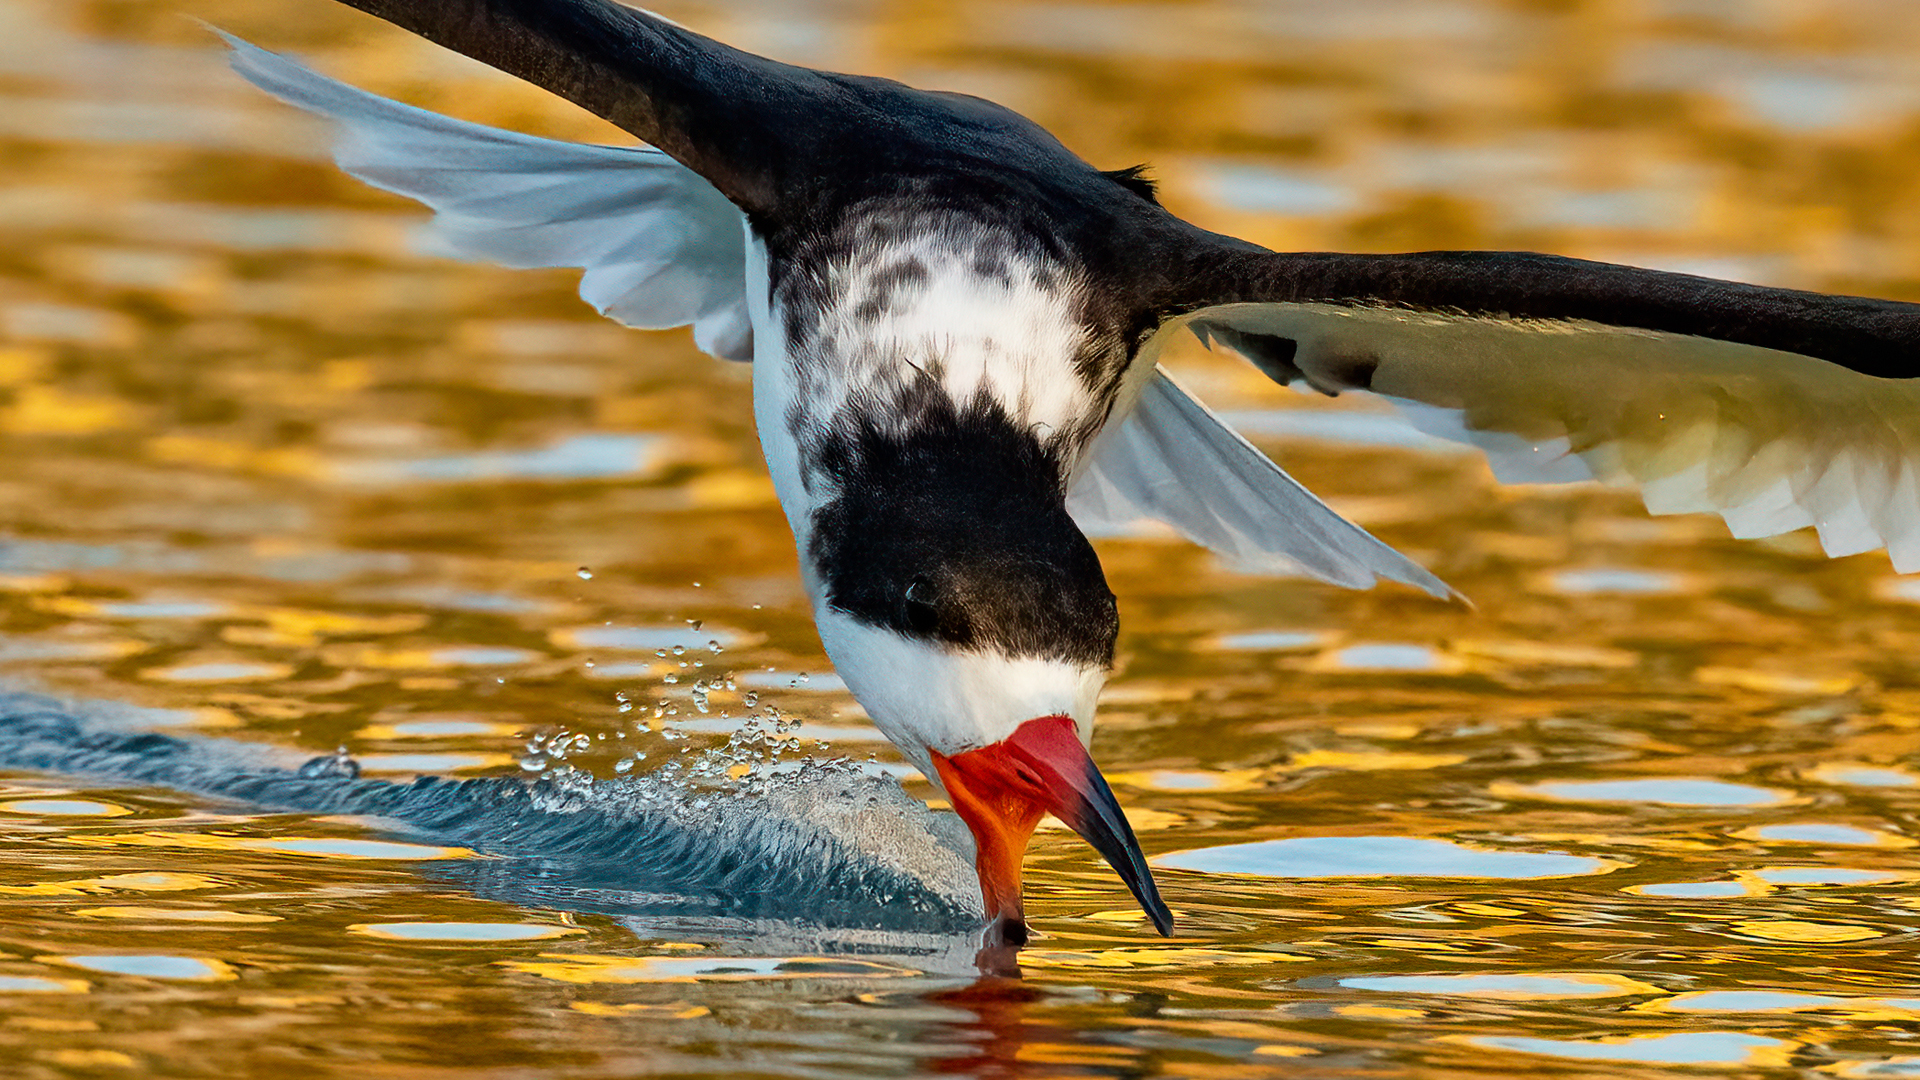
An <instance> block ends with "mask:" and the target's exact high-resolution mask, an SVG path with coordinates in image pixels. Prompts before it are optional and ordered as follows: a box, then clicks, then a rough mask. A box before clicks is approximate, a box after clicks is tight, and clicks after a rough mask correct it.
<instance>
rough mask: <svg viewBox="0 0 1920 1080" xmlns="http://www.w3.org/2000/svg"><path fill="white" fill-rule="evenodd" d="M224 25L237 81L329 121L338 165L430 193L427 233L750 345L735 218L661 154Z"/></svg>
mask: <svg viewBox="0 0 1920 1080" xmlns="http://www.w3.org/2000/svg"><path fill="white" fill-rule="evenodd" d="M221 36H222V37H224V38H225V39H226V41H227V44H228V45H230V46H232V48H233V53H232V57H231V59H232V62H233V67H234V70H236V71H238V72H239V73H240V74H241V75H242V76H244V77H246V79H247V80H248V81H250V82H252V83H253V84H254V85H256V86H258V87H260V88H261V89H262V90H265V91H266V92H268V93H270V94H272V95H274V96H275V97H277V98H280V99H281V100H283V101H286V102H288V103H290V104H293V105H297V106H299V107H300V108H303V109H306V110H309V111H311V112H315V113H319V114H320V115H322V116H325V117H327V118H329V119H330V120H333V121H334V122H335V123H336V125H337V126H338V132H339V134H338V138H337V140H336V142H335V144H334V158H335V160H337V161H338V162H339V163H340V167H341V168H342V169H345V170H346V171H347V172H348V173H350V174H352V175H354V176H356V177H359V178H360V179H362V180H364V181H366V182H367V183H369V184H372V185H373V186H375V187H379V188H384V189H386V190H388V191H392V192H396V193H398V194H401V195H405V196H407V197H409V198H413V199H418V200H419V201H421V202H423V203H425V204H426V205H428V206H430V207H432V208H433V209H434V211H435V212H436V213H435V216H434V219H433V226H432V237H431V239H432V240H433V241H434V242H435V244H434V246H435V247H437V248H439V249H441V250H444V251H445V252H447V253H450V254H455V255H458V256H461V257H464V258H471V259H482V260H488V261H491V262H497V263H502V264H504V265H507V266H512V267H522V268H524V267H544V266H577V267H582V268H584V269H585V271H586V273H585V274H584V275H583V276H582V277H581V279H580V296H581V297H582V298H583V299H585V300H586V301H587V302H588V303H589V304H592V305H593V306H594V307H595V308H597V309H599V311H600V312H601V313H602V314H604V315H607V316H608V317H610V318H613V319H616V320H618V321H620V322H622V323H625V324H626V325H628V326H634V327H640V328H642V329H648V330H664V329H667V328H670V327H675V326H687V325H691V326H692V327H693V336H694V341H695V342H696V343H697V344H698V345H699V346H700V348H701V349H703V350H705V351H706V352H708V353H711V354H713V355H715V356H719V357H724V358H726V359H729V360H751V359H752V358H753V330H752V327H751V325H750V324H749V322H748V317H747V303H746V228H745V222H744V219H743V217H742V215H741V213H740V211H739V210H738V209H737V208H735V207H734V205H733V204H732V203H730V202H728V201H727V199H726V198H725V197H724V196H722V195H721V194H720V192H719V191H717V190H715V188H714V187H713V185H712V184H709V183H708V182H707V181H705V180H703V179H701V177H700V176H699V175H698V174H696V173H694V172H692V171H691V170H689V169H687V168H686V167H685V166H683V165H680V164H679V163H678V162H676V161H674V160H673V159H672V158H670V157H668V156H667V155H666V154H663V153H661V152H660V151H658V150H654V149H651V148H646V147H622V146H591V145H585V144H581V143H570V142H558V141H555V140H552V139H539V138H535V137H533V136H530V135H521V134H518V133H516V132H511V131H502V130H500V129H498V128H490V127H485V126H482V125H480V124H470V123H467V122H465V121H462V120H455V119H452V118H450V117H445V116H441V115H439V114H437V113H431V112H427V111H426V110H424V109H417V108H414V107H413V106H411V105H403V104H401V103H400V102H397V101H391V100H388V99H387V98H383V97H379V96H376V95H374V94H369V93H367V92H366V91H363V90H358V89H355V88H354V87H351V86H348V85H346V84H345V83H340V82H335V81H334V80H332V79H329V78H327V77H326V76H324V75H320V74H318V73H316V72H314V71H311V70H309V69H308V68H305V67H303V66H301V65H300V64H297V63H295V62H294V61H292V60H289V59H287V58H286V57H284V56H280V55H278V54H276V53H271V52H268V51H266V50H265V49H261V48H258V47H256V46H254V45H250V44H248V43H247V42H245V41H241V40H240V39H238V38H235V37H232V36H231V35H227V34H221Z"/></svg>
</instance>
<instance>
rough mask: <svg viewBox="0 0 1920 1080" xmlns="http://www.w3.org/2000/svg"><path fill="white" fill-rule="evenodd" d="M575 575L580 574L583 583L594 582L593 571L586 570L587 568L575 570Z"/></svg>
mask: <svg viewBox="0 0 1920 1080" xmlns="http://www.w3.org/2000/svg"><path fill="white" fill-rule="evenodd" d="M574 573H576V574H578V575H580V580H581V581H592V580H593V571H591V570H589V569H587V568H586V567H584V566H583V567H581V568H580V569H578V570H575V571H574Z"/></svg>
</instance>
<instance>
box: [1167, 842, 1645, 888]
mask: <svg viewBox="0 0 1920 1080" xmlns="http://www.w3.org/2000/svg"><path fill="white" fill-rule="evenodd" d="M1152 861H1153V864H1154V865H1155V866H1161V867H1166V868H1168V869H1172V870H1192V871H1197V872H1200V873H1208V874H1257V875H1259V876H1262V877H1286V878H1342V877H1390V878H1399V877H1443V878H1544V877H1567V876H1571V875H1577V874H1598V873H1605V872H1606V871H1609V870H1613V869H1615V868H1617V867H1618V866H1619V865H1620V864H1618V863H1614V862H1610V861H1608V860H1606V859H1596V858H1587V857H1583V856H1577V855H1567V854H1564V853H1560V852H1553V853H1539V852H1530V851H1499V850H1493V849H1489V848H1482V847H1473V846H1469V845H1466V844H1458V843H1454V842H1452V841H1449V840H1426V839H1416V838H1414V837H1406V836H1304V837H1298V838H1295V839H1292V840H1266V841H1262V842H1259V843H1253V844H1229V845H1224V846H1222V847H1215V848H1202V849H1200V850H1198V851H1185V852H1176V853H1174V854H1171V855H1160V856H1156V857H1154V859H1153V860H1152Z"/></svg>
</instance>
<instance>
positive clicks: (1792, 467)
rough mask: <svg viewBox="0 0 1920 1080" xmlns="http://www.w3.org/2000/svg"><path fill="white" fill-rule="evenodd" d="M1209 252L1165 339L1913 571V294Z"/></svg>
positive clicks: (1522, 472)
mask: <svg viewBox="0 0 1920 1080" xmlns="http://www.w3.org/2000/svg"><path fill="white" fill-rule="evenodd" d="M1208 265H1209V266H1210V267H1211V269H1210V270H1208V271H1206V272H1204V273H1203V274H1201V275H1197V276H1196V278H1195V279H1193V280H1192V281H1190V283H1189V284H1188V285H1186V286H1184V288H1185V289H1186V290H1187V292H1188V295H1186V296H1184V297H1182V298H1180V299H1179V300H1177V301H1176V302H1174V303H1173V304H1172V305H1170V307H1171V308H1172V312H1173V315H1172V317H1171V318H1170V319H1169V320H1168V322H1167V323H1166V324H1165V325H1164V326H1163V328H1162V329H1163V331H1164V330H1168V329H1171V328H1173V327H1175V326H1187V327H1190V328H1191V329H1193V330H1194V331H1195V332H1196V333H1198V334H1200V335H1201V337H1202V339H1203V340H1218V341H1220V342H1221V343H1222V344H1225V345H1227V346H1229V347H1231V348H1234V349H1236V350H1237V351H1239V352H1241V353H1243V354H1244V355H1246V356H1247V357H1248V358H1249V359H1251V360H1252V361H1254V363H1256V364H1257V365H1259V366H1260V367H1261V368H1262V369H1263V370H1264V371H1266V372H1267V374H1268V375H1270V376H1272V377H1273V378H1274V379H1276V380H1278V381H1281V382H1285V383H1289V384H1305V385H1306V386H1309V387H1312V388H1314V389H1317V390H1320V391H1322V392H1325V393H1339V392H1342V391H1347V390H1366V391H1371V392H1373V393H1376V394H1380V395H1382V396H1384V397H1386V398H1388V399H1390V400H1393V401H1395V402H1397V403H1400V404H1402V405H1403V406H1405V407H1406V408H1407V409H1408V411H1409V412H1410V413H1411V414H1412V415H1413V419H1414V420H1415V422H1416V423H1417V424H1419V425H1420V426H1421V427H1422V428H1424V429H1426V430H1429V431H1431V432H1433V433H1435V434H1443V435H1448V436H1450V437H1453V438H1457V439H1461V440H1463V441H1467V442H1471V443H1474V444H1476V445H1479V446H1481V447H1482V448H1483V449H1485V450H1487V451H1488V452H1489V454H1490V456H1492V457H1493V458H1494V464H1495V468H1496V471H1497V472H1499V473H1500V474H1501V475H1502V478H1503V479H1522V480H1564V479H1571V478H1575V477H1583V476H1594V477H1598V478H1600V479H1603V480H1610V481H1621V482H1627V483H1632V484H1636V485H1638V486H1640V487H1641V489H1642V491H1643V494H1644V495H1645V498H1646V501H1647V505H1648V508H1649V509H1651V510H1652V511H1654V512H1655V513H1678V512H1686V511H1713V512H1717V513H1719V514H1721V515H1722V516H1723V517H1725V518H1726V520H1727V522H1728V524H1729V525H1730V526H1731V527H1732V529H1733V531H1734V533H1735V535H1737V536H1743V537H1753V536H1767V535H1773V534H1776V533H1780V532H1785V531H1789V530H1791V529H1795V528H1801V527H1805V526H1809V525H1811V526H1813V527H1814V528H1816V529H1818V530H1819V534H1820V539H1821V542H1822V543H1823V544H1824V545H1825V547H1826V549H1827V551H1828V552H1829V553H1830V554H1833V555H1845V554H1852V553H1855V552H1859V551H1866V550H1871V549H1873V548H1878V547H1886V548H1887V549H1888V550H1889V552H1890V554H1891V555H1892V557H1893V561H1894V565H1895V566H1896V568H1898V569H1900V570H1902V571H1915V570H1920V306H1917V305H1913V304H1904V303H1899V302H1896V301H1889V300H1872V299H1865V298H1860V297H1849V296H1827V295H1822V294H1818V293H1808V292H1800V291H1796V290H1790V289H1770V288H1764V287H1761V286H1755V285H1743V284H1738V283H1734V282H1724V281H1715V280H1712V279H1708V278H1698V277H1692V276H1688V275H1683V274H1670V273H1662V272H1659V271H1653V270H1641V269H1636V268H1633V267H1625V266H1613V265H1609V264H1605V263H1592V262H1583V261H1580V260H1575V259H1562V258H1555V257H1551V256H1544V255H1532V254H1524V253H1498V252H1432V253H1424V254H1412V255H1385V256H1364V255H1311V254H1309V255H1283V254H1274V253H1271V252H1254V251H1250V250H1248V249H1245V248H1244V247H1241V246H1239V245H1228V244H1226V243H1224V242H1223V243H1222V244H1221V247H1220V250H1219V252H1218V257H1217V258H1216V259H1214V260H1213V261H1212V262H1211V263H1210V264H1208Z"/></svg>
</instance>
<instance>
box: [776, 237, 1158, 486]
mask: <svg viewBox="0 0 1920 1080" xmlns="http://www.w3.org/2000/svg"><path fill="white" fill-rule="evenodd" d="M836 241H837V242H831V243H822V244H819V245H817V246H815V247H814V248H813V249H811V250H807V251H802V252H800V253H797V254H796V256H795V259H794V264H793V265H790V266H787V267H784V268H781V270H782V272H780V273H778V274H777V275H776V278H775V281H774V283H773V296H772V302H773V306H774V307H775V308H777V309H778V312H779V315H778V319H777V321H778V322H779V323H781V324H782V325H780V326H778V327H777V333H778V337H779V338H780V339H781V343H782V348H781V353H782V355H781V356H780V357H779V359H778V361H777V362H779V363H782V364H783V365H784V366H785V367H786V369H787V373H788V380H787V387H786V391H787V394H788V395H789V400H788V401H787V402H786V408H785V413H786V415H785V417H784V423H785V424H786V426H787V427H788V428H789V429H790V430H791V432H792V434H793V436H794V440H795V442H796V444H797V446H798V448H799V450H800V451H801V455H802V463H803V466H804V465H805V464H807V463H809V462H812V463H815V464H818V461H819V455H818V454H817V453H814V454H809V451H810V450H815V451H817V450H818V449H820V448H821V447H822V446H823V445H824V444H825V443H826V442H828V441H830V440H831V439H832V438H833V437H834V436H835V435H836V434H845V433H847V432H850V431H853V430H855V429H866V430H872V431H876V432H879V433H881V434H895V435H902V436H904V435H909V434H911V432H912V430H913V429H914V428H915V427H916V426H918V425H927V424H938V423H942V422H946V420H947V418H948V417H950V416H951V415H953V414H960V415H967V414H982V413H985V414H992V415H993V417H994V418H995V419H996V420H1003V421H1004V422H1005V424H1006V425H1007V426H1009V427H1011V428H1013V429H1015V430H1018V431H1023V432H1028V433H1031V434H1032V436H1033V437H1034V438H1035V439H1037V440H1038V441H1039V442H1040V443H1041V444H1042V445H1043V446H1044V447H1045V448H1046V450H1047V452H1048V453H1049V454H1050V455H1051V456H1052V457H1053V458H1055V459H1056V460H1057V462H1058V463H1059V465H1060V466H1061V468H1062V469H1071V467H1072V466H1073V464H1074V463H1075V461H1076V460H1077V459H1078V456H1079V454H1080V452H1081V450H1082V449H1084V447H1085V446H1086V444H1087V443H1088V442H1089V441H1091V439H1092V437H1093V436H1094V435H1095V434H1097V433H1098V431H1099V429H1100V427H1101V425H1102V424H1103V423H1104V422H1105V420H1106V417H1107V413H1108V410H1109V408H1110V407H1111V405H1112V402H1113V389H1114V386H1115V385H1116V384H1117V381H1118V380H1117V378H1116V377H1115V376H1116V371H1115V369H1116V368H1118V367H1124V366H1125V357H1124V353H1125V350H1124V349H1123V348H1122V347H1121V345H1120V341H1119V337H1118V335H1117V334H1114V333H1109V332H1108V331H1107V330H1106V329H1105V328H1103V327H1102V326H1100V325H1099V324H1098V322H1097V321H1096V320H1094V319H1092V318H1091V317H1090V316H1089V314H1088V312H1089V305H1088V303H1087V298H1088V289H1089V283H1088V280H1087V276H1086V274H1085V273H1084V271H1083V270H1082V269H1081V268H1080V267H1079V266H1078V265H1077V264H1076V263H1075V262H1074V261H1073V260H1072V259H1071V258H1070V257H1069V256H1067V255H1066V254H1064V253H1062V252H1059V251H1057V250H1048V248H1047V245H1045V244H1043V243H1041V242H1038V241H1036V240H1033V239H1029V238H1028V237H1027V236H1026V235H1025V234H1023V233H1022V232H1021V231H1020V230H1018V229H1016V228H1012V227H1010V226H1007V225H1005V224H1004V223H995V222H989V221H983V220H981V218H980V217H978V216H975V215H970V214H965V213H959V212H953V211H947V212H937V213H933V212H927V211H924V210H921V211H908V210H903V209H899V208H893V209H879V210H875V211H873V212H872V213H871V214H869V215H868V216H866V217H864V218H862V217H858V216H856V217H855V218H854V219H853V220H851V221H850V222H849V223H848V224H846V225H845V226H843V227H842V229H841V230H840V231H839V234H837V235H836ZM804 472H805V470H804V469H803V480H805V481H806V482H808V483H809V484H811V483H813V482H814V481H815V480H817V479H818V477H817V476H815V475H804ZM816 472H817V470H816Z"/></svg>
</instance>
